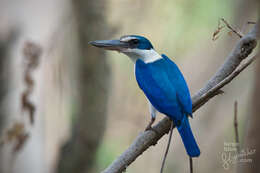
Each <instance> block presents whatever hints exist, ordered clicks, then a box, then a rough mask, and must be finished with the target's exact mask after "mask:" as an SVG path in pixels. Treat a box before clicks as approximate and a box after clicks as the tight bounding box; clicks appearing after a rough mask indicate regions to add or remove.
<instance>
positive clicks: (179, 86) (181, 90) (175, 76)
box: [162, 54, 192, 116]
mask: <svg viewBox="0 0 260 173" xmlns="http://www.w3.org/2000/svg"><path fill="white" fill-rule="evenodd" d="M162 57H163V58H164V59H165V60H166V61H167V63H166V64H167V65H168V68H166V70H167V74H168V75H169V78H170V80H171V82H173V83H174V87H175V90H176V91H177V98H178V100H179V102H180V104H181V106H182V108H183V110H184V112H185V113H186V114H188V115H190V116H192V101H191V97H190V91H189V88H188V86H187V83H186V81H185V79H184V77H183V75H182V73H181V71H180V70H179V68H178V66H177V65H176V64H175V63H174V62H173V61H172V60H170V59H169V58H168V57H167V56H166V55H164V54H162Z"/></svg>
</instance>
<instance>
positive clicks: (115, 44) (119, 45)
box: [89, 40, 129, 51]
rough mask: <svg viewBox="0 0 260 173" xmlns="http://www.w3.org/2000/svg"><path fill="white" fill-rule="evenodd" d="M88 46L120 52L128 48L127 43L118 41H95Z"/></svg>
mask: <svg viewBox="0 0 260 173" xmlns="http://www.w3.org/2000/svg"><path fill="white" fill-rule="evenodd" d="M89 44H91V45H93V46H96V47H98V48H104V49H107V50H117V51H121V50H123V49H126V48H129V43H126V42H122V41H120V40H96V41H91V42H89Z"/></svg>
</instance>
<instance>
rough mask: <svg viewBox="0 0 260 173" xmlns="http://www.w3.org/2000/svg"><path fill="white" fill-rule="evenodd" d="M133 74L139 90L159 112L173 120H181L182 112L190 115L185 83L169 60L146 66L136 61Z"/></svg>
mask: <svg viewBox="0 0 260 173" xmlns="http://www.w3.org/2000/svg"><path fill="white" fill-rule="evenodd" d="M135 72H136V79H137V82H138V84H139V86H140V88H141V89H142V90H143V91H144V93H145V95H146V96H147V98H148V99H149V100H150V102H151V103H152V105H153V106H154V107H155V108H156V109H157V110H158V111H159V112H161V113H164V114H166V115H168V116H169V117H171V118H172V119H173V120H175V119H177V120H180V119H182V116H183V113H184V112H185V113H186V114H191V104H190V103H191V101H190V97H189V90H188V88H187V85H186V82H185V80H184V78H183V77H182V74H181V72H180V71H179V69H178V67H177V66H176V65H175V64H174V63H173V62H172V61H171V60H170V59H168V58H167V57H166V58H165V57H164V58H163V59H161V60H158V61H155V62H153V63H148V64H145V63H144V62H143V61H142V60H137V62H136V71H135ZM186 92H188V93H186ZM187 101H188V102H187ZM189 104H190V105H189Z"/></svg>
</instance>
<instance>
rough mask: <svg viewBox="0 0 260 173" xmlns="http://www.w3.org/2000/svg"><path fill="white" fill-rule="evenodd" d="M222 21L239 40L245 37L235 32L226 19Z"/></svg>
mask: <svg viewBox="0 0 260 173" xmlns="http://www.w3.org/2000/svg"><path fill="white" fill-rule="evenodd" d="M221 20H222V21H223V23H225V25H226V26H227V27H228V28H229V29H230V30H231V31H232V32H234V33H235V34H236V35H237V36H238V37H239V38H242V37H243V34H242V33H241V32H239V31H237V30H235V29H234V28H233V27H232V26H231V25H230V24H229V23H228V22H227V21H226V20H225V19H224V18H221Z"/></svg>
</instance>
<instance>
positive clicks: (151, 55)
mask: <svg viewBox="0 0 260 173" xmlns="http://www.w3.org/2000/svg"><path fill="white" fill-rule="evenodd" d="M122 53H124V54H126V55H127V56H129V57H130V59H131V60H132V61H133V62H134V63H135V62H136V61H137V60H138V59H141V60H143V61H144V63H146V64H147V63H152V62H154V61H157V60H159V59H162V57H161V55H159V54H158V53H157V52H156V51H155V50H154V49H150V50H141V49H127V50H124V51H122Z"/></svg>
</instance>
